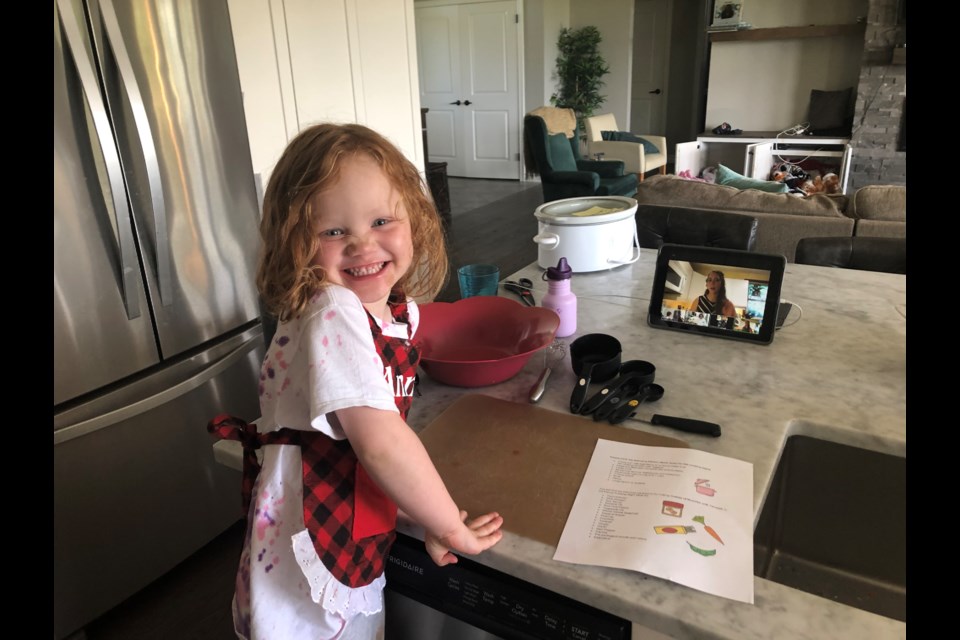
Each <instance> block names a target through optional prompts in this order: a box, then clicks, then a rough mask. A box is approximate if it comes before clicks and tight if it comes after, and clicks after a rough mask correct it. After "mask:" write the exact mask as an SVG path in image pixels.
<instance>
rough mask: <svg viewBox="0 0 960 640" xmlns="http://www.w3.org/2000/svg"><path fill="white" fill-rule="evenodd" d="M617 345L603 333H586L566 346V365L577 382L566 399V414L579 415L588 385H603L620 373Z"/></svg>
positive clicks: (620, 348)
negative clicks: (568, 406) (567, 410)
mask: <svg viewBox="0 0 960 640" xmlns="http://www.w3.org/2000/svg"><path fill="white" fill-rule="evenodd" d="M622 351H623V348H622V347H621V345H620V341H619V340H617V339H616V338H614V337H613V336H611V335H607V334H605V333H588V334H587V335H585V336H580V337H579V338H577V339H576V340H574V341H573V342H572V343H571V344H570V362H571V364H572V365H573V372H574V373H575V374H577V376H578V378H579V379H578V380H577V384H576V386H575V387H574V388H573V393H572V394H571V395H570V412H571V413H579V412H580V408H581V407H582V406H583V402H584V400H585V399H586V397H587V388H588V387H589V386H590V382H591V381H594V382H606V381H607V380H610V379H611V378H613V377H614V376H615V375H617V372H618V371H620V354H621V352H622Z"/></svg>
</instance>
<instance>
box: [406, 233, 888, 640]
mask: <svg viewBox="0 0 960 640" xmlns="http://www.w3.org/2000/svg"><path fill="white" fill-rule="evenodd" d="M655 259H656V253H655V252H654V251H652V250H643V252H642V255H641V258H640V260H639V261H638V262H636V263H635V264H633V265H628V266H624V267H619V268H617V269H614V270H611V271H603V272H595V273H589V274H576V275H574V277H573V280H572V289H573V291H574V292H575V293H576V294H577V296H578V301H579V313H578V331H577V333H575V334H574V335H572V336H569V337H567V338H564V339H563V342H564V343H566V344H567V345H569V344H570V343H571V342H572V341H573V340H574V339H575V338H576V337H578V336H580V335H583V334H586V333H594V332H602V333H608V334H611V335H614V336H616V337H617V338H618V339H619V340H620V342H621V343H622V345H623V356H622V357H623V360H629V359H642V360H647V361H650V362H652V363H653V364H655V365H656V367H657V373H656V376H657V377H656V382H657V383H658V384H661V385H662V386H663V387H664V388H665V394H664V396H663V398H662V399H660V400H659V401H657V402H656V404H652V405H648V406H647V407H646V408H647V409H650V410H651V411H655V412H656V413H660V414H665V415H674V416H683V417H688V418H696V419H702V420H709V421H712V422H718V423H720V424H721V425H722V427H723V435H722V436H721V437H720V438H710V437H706V436H698V435H693V434H688V433H683V432H680V431H675V430H672V429H669V428H664V427H655V426H650V425H647V424H643V423H640V422H635V421H628V423H626V424H625V425H624V426H625V428H639V429H642V430H645V431H648V432H650V433H656V434H660V435H665V436H669V437H672V438H677V439H680V440H684V441H685V442H687V443H689V445H690V446H691V447H692V448H695V449H700V450H703V451H707V452H710V453H714V454H718V455H722V456H728V457H731V458H737V459H740V460H744V461H746V462H750V463H751V464H752V465H753V480H754V486H753V504H754V514H755V518H757V517H759V513H760V509H761V507H762V505H763V502H764V499H765V497H766V494H767V490H768V487H769V485H770V482H771V479H772V477H773V474H774V471H775V470H776V466H777V462H778V459H779V456H780V452H781V450H782V449H783V446H784V444H785V442H786V439H787V438H788V437H790V436H792V435H808V436H812V437H815V438H821V439H824V440H830V441H834V442H838V443H842V444H847V445H851V446H855V447H862V448H865V449H870V450H874V451H878V452H881V453H888V454H893V455H896V456H903V457H905V456H906V278H905V277H904V276H902V275H892V274H883V273H874V272H866V271H853V270H845V269H830V268H824V267H813V266H806V265H798V264H788V265H787V268H786V275H785V276H784V282H783V291H782V294H781V298H782V299H785V300H789V301H791V302H793V303H794V304H795V305H798V306H799V307H800V308H802V316H800V320H799V321H798V322H796V324H791V323H793V322H795V321H796V319H797V316H798V309H797V308H796V307H795V308H794V310H793V311H792V313H791V316H790V317H789V318H788V319H787V325H788V326H786V327H785V328H784V329H783V330H781V331H779V332H777V334H776V337H775V339H774V341H773V343H772V344H771V345H767V346H763V345H757V344H751V343H743V342H739V341H733V340H724V339H719V338H713V337H706V336H700V335H692V334H688V333H685V332H675V331H664V330H659V329H653V328H650V327H649V326H647V322H646V315H647V306H648V303H649V298H650V289H651V283H652V279H653V271H654V264H655ZM541 274H542V269H540V268H539V267H538V266H537V265H536V264H533V265H530V266H528V267H527V268H525V269H523V270H521V271H520V272H518V273H516V274H512V275H511V276H510V279H514V280H516V279H517V278H519V277H528V278H530V279H531V280H533V282H534V283H535V284H534V288H535V291H534V294H535V296H536V299H537V300H538V301H539V300H541V299H542V297H543V294H544V293H545V292H546V283H545V282H543V281H542V280H541ZM502 295H507V296H511V295H512V294H509V293H506V292H503V293H502ZM543 365H544V359H543V356H542V355H540V354H537V355H535V356H534V357H533V358H532V359H531V361H530V362H529V363H527V365H526V366H525V367H524V369H523V370H522V371H521V372H520V374H518V375H517V376H516V377H514V378H512V379H510V380H508V381H506V382H504V383H501V384H498V385H494V386H490V387H483V388H479V389H461V388H455V387H449V386H446V385H442V384H438V383H436V382H434V381H433V380H430V379H429V377H428V376H426V375H423V376H421V380H422V384H421V392H422V397H420V398H418V399H417V400H416V401H415V402H414V405H413V410H412V411H411V413H410V415H409V417H408V422H409V423H410V425H411V427H413V428H414V429H415V430H417V431H419V430H421V429H423V428H424V427H426V426H427V425H428V424H429V423H430V422H431V421H432V420H433V419H434V418H436V417H437V416H438V415H440V414H441V413H442V412H443V410H444V409H446V408H447V407H449V406H450V405H451V404H452V403H453V402H454V401H455V400H457V399H458V398H460V397H461V396H463V395H464V394H467V393H482V394H484V395H489V396H493V397H496V398H500V399H504V400H510V401H514V402H518V403H528V402H529V401H528V392H529V390H530V387H531V386H532V385H533V384H534V382H535V380H536V378H537V377H538V376H539V374H540V372H541V370H542V368H543ZM575 382H576V376H575V374H574V373H573V371H572V369H571V365H570V356H569V353H568V354H567V355H566V357H565V359H564V361H563V362H561V363H560V364H558V365H557V366H555V367H554V370H553V374H552V376H551V377H550V379H549V381H548V384H547V390H546V393H545V394H544V396H543V398H542V399H541V401H540V403H539V406H540V407H542V408H545V409H550V410H553V411H558V412H568V403H569V398H570V392H571V390H572V389H573V386H574V384H575ZM491 508H493V509H495V508H496V505H491ZM505 527H506V529H507V532H506V534H505V535H504V538H503V540H502V541H501V542H500V543H499V544H498V545H497V546H496V547H494V548H493V549H491V550H489V551H487V552H485V553H483V554H481V555H480V556H477V557H475V558H473V559H474V560H476V561H477V562H480V563H481V564H484V565H487V566H489V567H492V568H494V569H497V570H500V571H503V572H505V573H508V574H510V575H513V576H516V577H518V578H521V579H523V580H526V581H528V582H531V583H533V584H536V585H540V586H542V587H544V588H546V589H549V590H551V591H554V592H556V593H560V594H563V595H566V596H568V597H571V598H574V599H575V600H578V601H580V602H584V603H586V604H589V605H591V606H594V607H597V608H598V609H601V610H604V611H607V612H610V613H612V614H614V615H617V616H620V617H623V618H625V619H628V620H630V621H632V622H633V623H634V638H643V637H651V636H653V637H657V634H664V635H666V636H670V637H676V638H729V639H742V638H764V639H766V638H809V639H811V640H814V639H817V640H819V639H822V638H870V639H878V638H903V637H905V636H906V624H905V623H903V622H899V621H897V620H893V619H890V618H886V617H883V616H879V615H876V614H872V613H868V612H866V611H862V610H860V609H856V608H853V607H849V606H846V605H842V604H838V603H835V602H832V601H830V600H827V599H825V598H821V597H818V596H814V595H811V594H808V593H805V592H803V591H799V590H796V589H792V588H789V587H786V586H783V585H780V584H777V583H774V582H771V581H768V580H765V579H761V578H757V577H754V595H755V604H753V605H750V604H744V603H740V602H735V601H732V600H728V599H726V598H721V597H718V596H713V595H710V594H707V593H703V592H700V591H697V590H694V589H691V588H688V587H684V586H681V585H678V584H675V583H672V582H669V581H667V580H663V579H660V578H656V577H652V576H647V575H644V574H642V573H639V572H635V571H628V570H621V569H609V568H604V567H595V566H585V565H574V564H567V563H563V562H557V561H554V560H553V559H552V557H553V554H554V551H555V549H554V548H553V547H552V546H549V545H545V544H543V543H541V542H537V541H535V540H531V539H528V538H524V537H521V536H518V535H515V534H512V533H510V531H509V523H506V525H505ZM401 531H404V532H406V533H409V534H411V535H414V536H417V537H421V536H419V533H418V531H417V529H416V528H415V527H412V526H410V525H408V524H402V525H401ZM650 632H654V633H652V634H651V633H650ZM645 634H648V635H645Z"/></svg>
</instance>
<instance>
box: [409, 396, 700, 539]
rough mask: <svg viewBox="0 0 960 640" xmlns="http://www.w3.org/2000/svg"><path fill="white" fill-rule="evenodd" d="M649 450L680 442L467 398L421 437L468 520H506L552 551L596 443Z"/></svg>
mask: <svg viewBox="0 0 960 640" xmlns="http://www.w3.org/2000/svg"><path fill="white" fill-rule="evenodd" d="M600 438H602V439H604V440H614V441H616V442H626V443H630V444H642V445H647V446H653V447H688V446H689V445H688V444H687V443H686V442H683V441H682V440H676V439H674V438H667V437H665V436H658V435H654V434H651V433H645V432H643V431H636V430H634V429H628V428H626V427H622V426H612V425H610V424H607V423H602V422H594V421H593V420H592V419H591V418H589V417H584V416H576V415H573V414H570V413H559V412H557V411H550V410H548V409H542V408H540V407H535V406H533V405H530V404H519V403H516V402H509V401H507V400H500V399H498V398H491V397H489V396H484V395H477V394H471V395H466V396H462V397H461V398H459V399H458V400H457V401H456V402H454V403H453V404H452V405H450V407H449V408H447V410H446V411H444V412H443V413H442V414H440V415H439V416H437V418H436V419H434V420H433V422H431V423H430V424H428V425H427V426H426V427H424V429H423V430H422V431H420V439H421V440H422V441H423V444H424V446H425V447H426V449H427V451H428V452H429V454H430V458H431V459H432V460H433V463H434V464H435V465H436V467H437V471H439V472H440V476H441V477H442V478H443V481H444V483H446V485H447V489H448V490H449V491H450V495H451V496H453V499H454V501H455V502H456V503H457V505H458V506H459V507H460V508H461V509H465V510H466V511H467V512H468V513H469V514H470V516H471V517H473V516H478V515H481V514H483V513H488V512H490V511H496V512H498V513H500V515H502V516H503V527H504V528H505V529H506V530H508V531H510V532H511V533H516V534H518V535H521V536H525V537H528V538H533V539H535V540H539V541H540V542H543V543H545V544H548V545H551V546H556V545H557V543H558V542H559V541H560V534H561V533H563V527H564V525H565V524H566V522H567V515H569V513H570V509H571V508H572V507H573V501H574V499H575V498H576V497H577V492H578V491H579V490H580V483H581V482H582V481H583V475H584V474H585V473H586V471H587V466H589V464H590V458H591V456H593V449H594V447H595V446H596V443H597V440H598V439H600Z"/></svg>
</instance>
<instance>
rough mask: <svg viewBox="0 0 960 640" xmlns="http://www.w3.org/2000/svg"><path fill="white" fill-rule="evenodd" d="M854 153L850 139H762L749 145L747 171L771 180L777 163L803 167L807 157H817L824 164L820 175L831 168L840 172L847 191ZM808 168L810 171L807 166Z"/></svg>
mask: <svg viewBox="0 0 960 640" xmlns="http://www.w3.org/2000/svg"><path fill="white" fill-rule="evenodd" d="M852 154H853V149H852V147H851V146H850V145H849V143H848V142H844V143H842V144H835V145H832V144H824V143H822V142H807V141H803V144H797V143H794V142H791V143H787V144H779V143H775V142H758V143H756V144H750V145H747V155H746V159H745V166H744V175H746V176H749V177H751V178H757V179H758V180H769V179H770V171H771V169H772V168H773V167H775V166H776V165H777V164H781V163H783V162H789V163H794V164H800V166H801V167H803V164H804V162H805V161H807V160H810V159H815V160H816V161H817V162H818V166H819V167H820V168H821V170H820V175H824V174H825V173H831V172H832V173H835V174H837V176H838V177H839V178H840V191H841V192H842V193H846V192H847V180H848V178H849V176H850V157H851V155H852ZM804 169H805V170H807V171H808V172H809V169H808V168H807V167H804Z"/></svg>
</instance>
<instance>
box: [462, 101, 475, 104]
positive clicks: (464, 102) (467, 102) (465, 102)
mask: <svg viewBox="0 0 960 640" xmlns="http://www.w3.org/2000/svg"><path fill="white" fill-rule="evenodd" d="M463 104H467V105H469V104H473V103H472V102H470V101H469V100H464V101H463Z"/></svg>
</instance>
